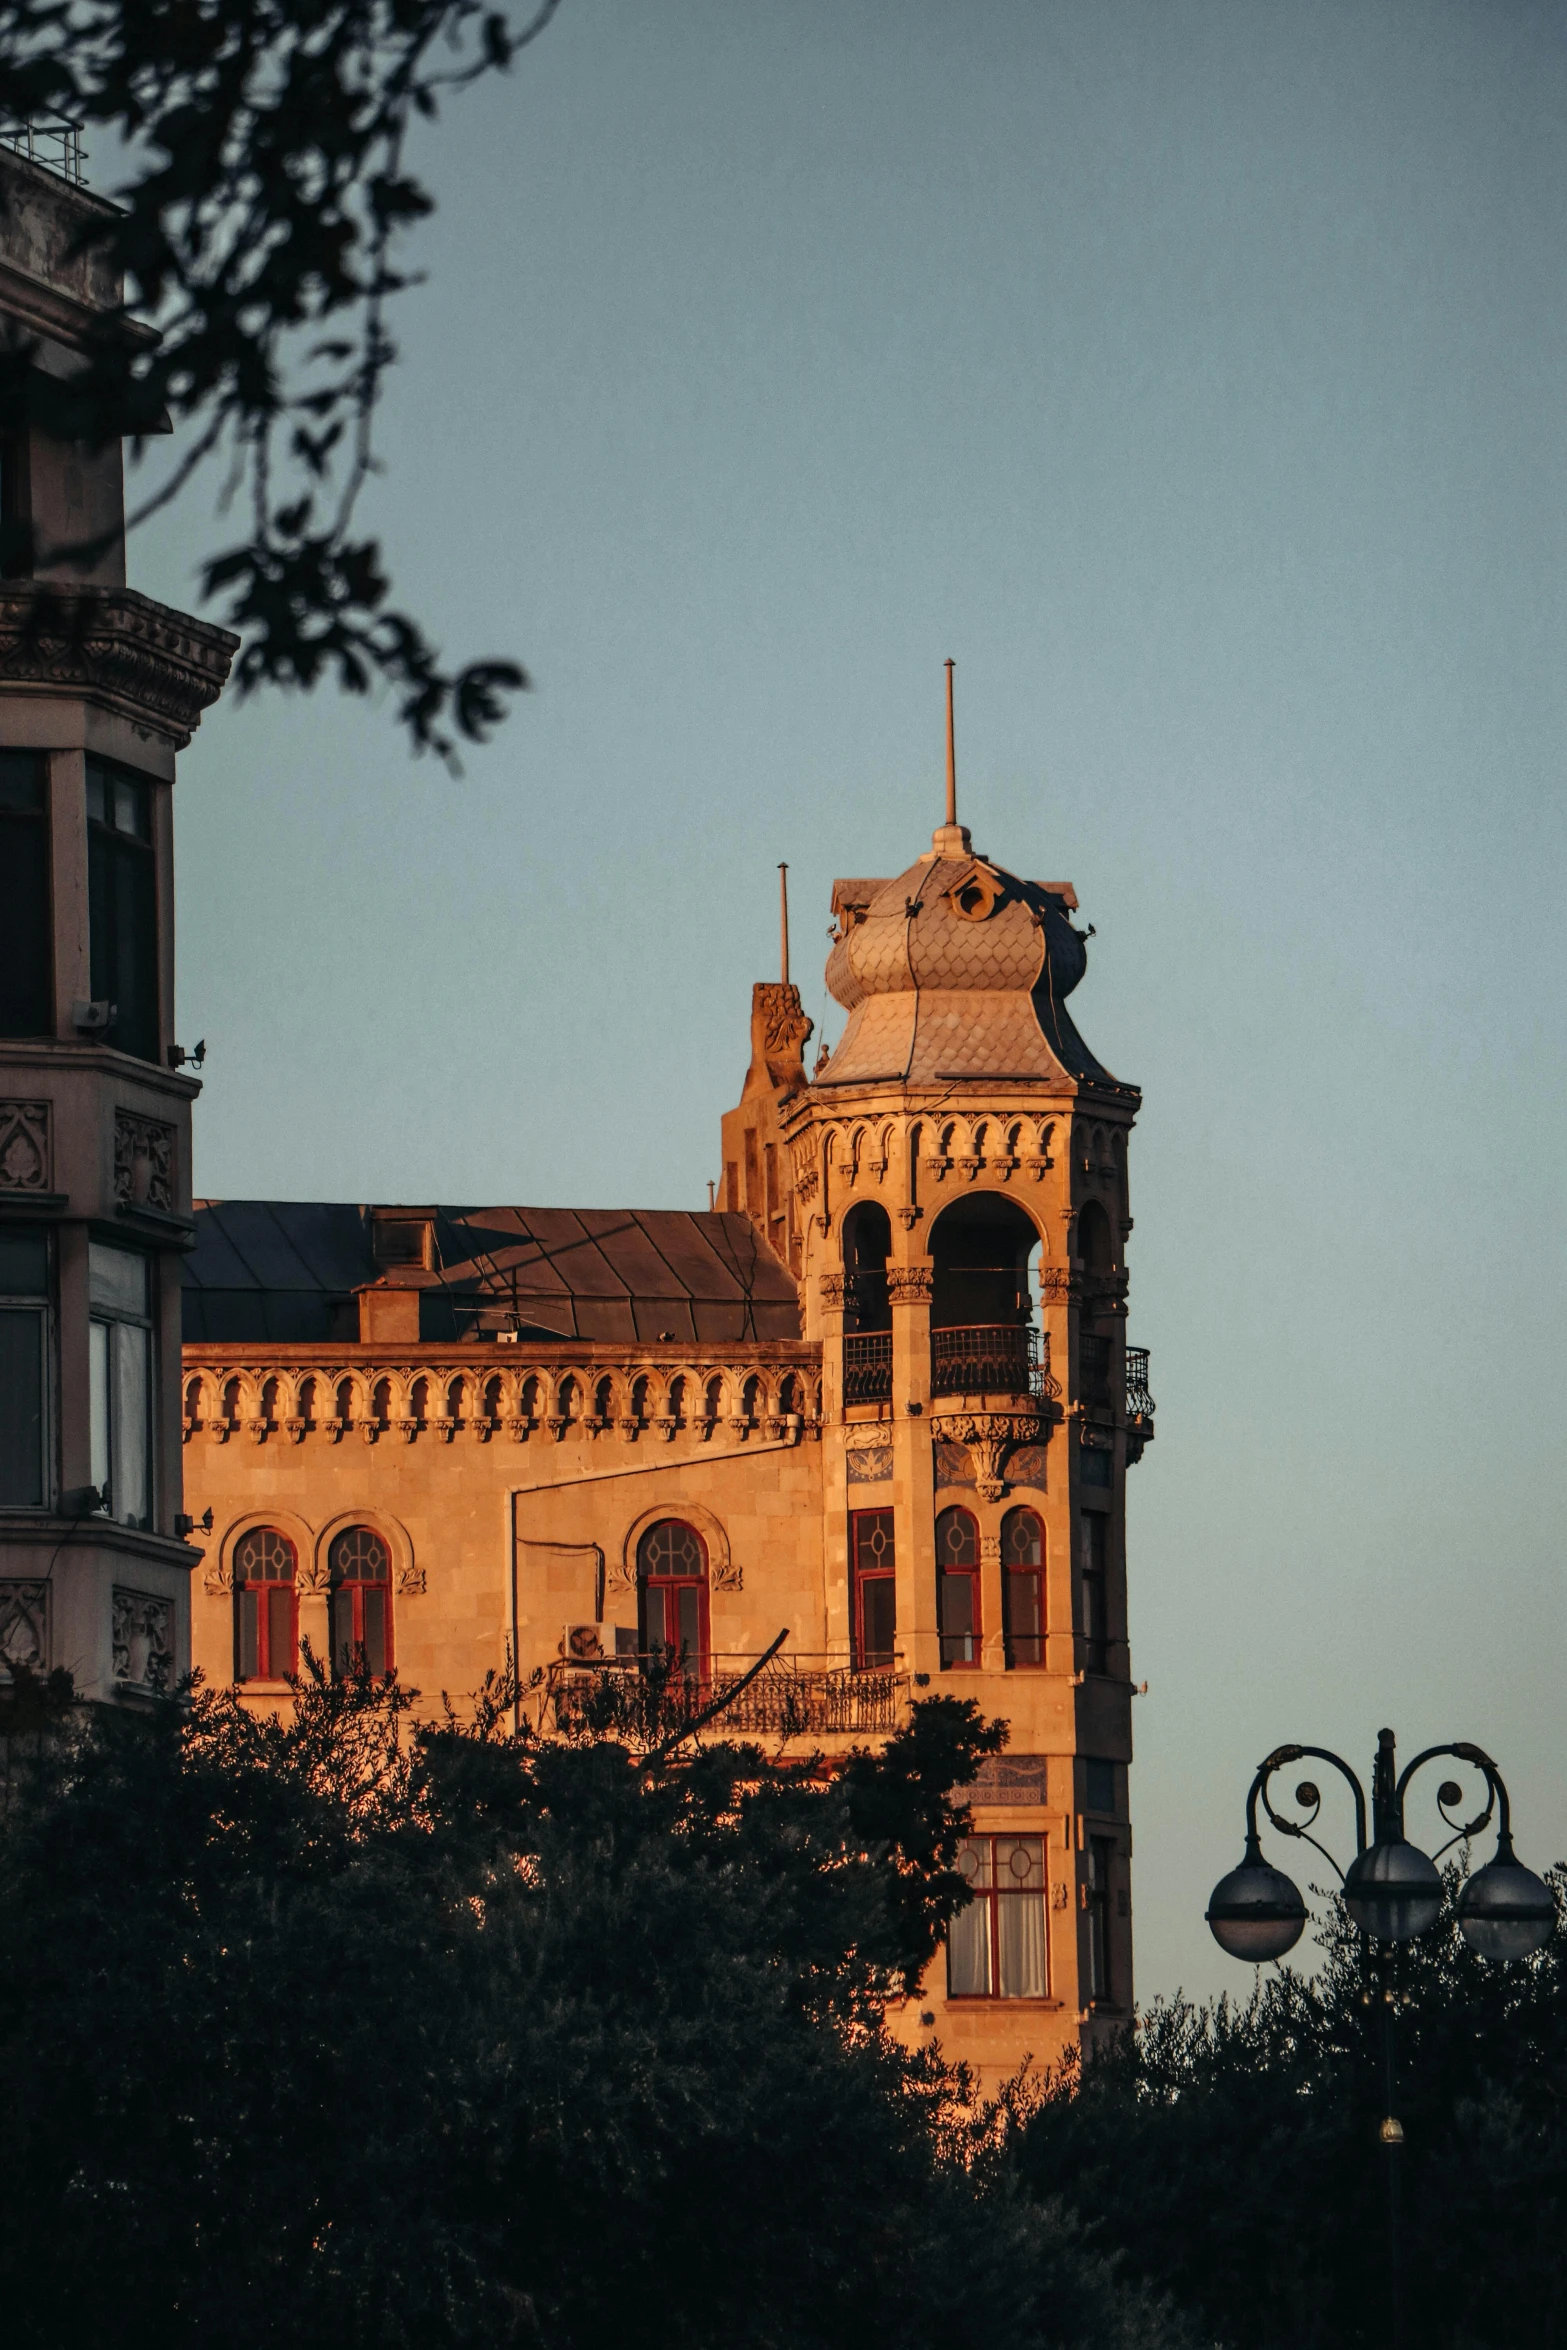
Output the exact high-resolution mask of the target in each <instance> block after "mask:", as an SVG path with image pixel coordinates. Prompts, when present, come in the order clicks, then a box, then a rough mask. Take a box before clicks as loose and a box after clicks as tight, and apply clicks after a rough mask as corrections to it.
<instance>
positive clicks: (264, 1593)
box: [234, 1526, 299, 1681]
mask: <svg viewBox="0 0 1567 2350" xmlns="http://www.w3.org/2000/svg"><path fill="white" fill-rule="evenodd" d="M234 1603H235V1608H234V1612H235V1626H234V1629H235V1656H234V1677H235V1679H236V1680H239V1681H282V1680H286V1679H287V1677H288V1675H289V1674H290V1673H292V1672H296V1671H297V1670H298V1665H299V1633H298V1616H297V1612H296V1603H295V1596H294V1545H293V1544H292V1543H291V1542H290V1541H288V1540H287V1538H286V1537H285V1536H284V1535H282V1534H279V1533H278V1531H277V1529H276V1528H275V1527H273V1526H252V1528H251V1529H250V1532H249V1533H248V1534H242V1535H241V1536H240V1538H239V1540H238V1542H236V1543H235V1545H234Z"/></svg>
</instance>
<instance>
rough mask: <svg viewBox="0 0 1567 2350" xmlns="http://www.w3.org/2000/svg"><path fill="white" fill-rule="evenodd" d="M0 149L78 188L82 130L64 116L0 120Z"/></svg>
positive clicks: (83, 154) (80, 178) (15, 117)
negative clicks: (5, 149) (41, 167)
mask: <svg viewBox="0 0 1567 2350" xmlns="http://www.w3.org/2000/svg"><path fill="white" fill-rule="evenodd" d="M0 147H9V148H10V150H11V153H12V154H13V155H25V156H26V158H27V160H28V162H29V163H40V164H42V165H43V167H44V169H45V170H46V171H53V172H58V174H59V176H60V177H61V179H65V180H69V181H70V183H71V185H72V186H73V187H80V186H81V182H82V166H83V164H84V163H85V162H86V160H87V157H86V153H85V150H84V149H83V146H82V126H81V124H80V123H79V122H72V121H71V120H70V118H69V116H67V115H64V114H44V115H32V116H27V117H18V116H15V115H12V116H9V117H7V118H5V119H0Z"/></svg>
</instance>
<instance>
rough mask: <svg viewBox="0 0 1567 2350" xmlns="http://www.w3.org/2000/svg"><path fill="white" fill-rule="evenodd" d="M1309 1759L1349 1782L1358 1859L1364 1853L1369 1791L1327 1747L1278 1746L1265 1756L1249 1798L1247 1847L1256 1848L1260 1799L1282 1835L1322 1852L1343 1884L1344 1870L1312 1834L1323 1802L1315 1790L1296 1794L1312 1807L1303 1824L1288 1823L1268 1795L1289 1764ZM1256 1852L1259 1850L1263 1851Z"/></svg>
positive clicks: (1340, 1756) (1259, 1765)
mask: <svg viewBox="0 0 1567 2350" xmlns="http://www.w3.org/2000/svg"><path fill="white" fill-rule="evenodd" d="M1308 1755H1310V1756H1313V1757H1314V1758H1315V1759H1316V1760H1317V1761H1318V1762H1325V1763H1331V1764H1332V1765H1333V1768H1334V1769H1335V1770H1336V1771H1337V1772H1338V1774H1339V1776H1340V1777H1341V1778H1342V1779H1345V1780H1347V1781H1348V1784H1349V1791H1350V1793H1351V1795H1352V1796H1353V1797H1354V1799H1355V1851H1356V1854H1357V1856H1358V1855H1359V1854H1360V1853H1362V1852H1364V1851H1365V1849H1366V1791H1365V1789H1364V1788H1363V1787H1362V1786H1361V1784H1360V1781H1359V1779H1358V1778H1357V1777H1356V1776H1355V1773H1354V1772H1353V1771H1352V1770H1351V1769H1350V1767H1349V1765H1348V1763H1347V1762H1345V1760H1344V1758H1343V1756H1342V1755H1338V1754H1335V1753H1334V1752H1333V1750H1332V1748H1331V1747H1327V1746H1276V1747H1275V1748H1274V1749H1273V1752H1272V1753H1271V1754H1270V1755H1265V1756H1264V1758H1263V1760H1262V1761H1261V1762H1260V1763H1259V1764H1258V1765H1257V1776H1256V1777H1255V1778H1254V1779H1253V1781H1252V1783H1251V1792H1250V1793H1249V1795H1248V1796H1247V1798H1246V1837H1247V1842H1248V1845H1250V1846H1253V1847H1257V1804H1258V1801H1259V1799H1260V1801H1261V1803H1262V1808H1263V1810H1264V1811H1265V1812H1266V1813H1267V1815H1268V1817H1269V1819H1270V1820H1271V1821H1272V1822H1273V1825H1274V1826H1275V1827H1276V1828H1277V1829H1278V1830H1279V1833H1280V1834H1281V1835H1284V1836H1298V1837H1300V1838H1301V1839H1302V1841H1303V1842H1305V1843H1307V1844H1309V1845H1310V1846H1311V1847H1312V1849H1313V1851H1316V1852H1320V1853H1321V1855H1322V1857H1323V1859H1324V1860H1325V1861H1326V1862H1327V1864H1328V1866H1329V1868H1330V1869H1332V1871H1333V1872H1334V1874H1335V1876H1336V1877H1337V1878H1338V1879H1339V1881H1340V1883H1342V1882H1343V1877H1344V1872H1343V1870H1342V1869H1341V1868H1340V1867H1339V1864H1338V1862H1337V1861H1336V1860H1335V1859H1334V1857H1333V1855H1332V1853H1331V1852H1329V1850H1328V1848H1327V1846H1326V1845H1325V1844H1320V1843H1318V1841H1317V1839H1316V1837H1315V1836H1313V1835H1312V1833H1311V1830H1312V1828H1313V1827H1314V1826H1315V1824H1316V1819H1317V1814H1318V1812H1319V1811H1320V1810H1321V1809H1322V1798H1321V1796H1320V1795H1318V1794H1317V1791H1316V1789H1315V1788H1314V1787H1312V1788H1311V1791H1310V1794H1309V1795H1307V1794H1305V1793H1303V1792H1302V1790H1301V1789H1297V1790H1296V1801H1297V1802H1299V1803H1303V1804H1306V1803H1309V1804H1310V1810H1309V1812H1308V1815H1307V1818H1306V1820H1305V1822H1304V1823H1302V1822H1300V1821H1298V1820H1287V1819H1285V1818H1284V1817H1283V1816H1282V1814H1281V1813H1279V1812H1276V1811H1275V1810H1274V1808H1273V1802H1272V1798H1271V1797H1270V1795H1269V1793H1268V1783H1269V1781H1270V1780H1271V1779H1272V1778H1273V1776H1274V1773H1275V1772H1276V1771H1281V1770H1283V1768H1284V1766H1285V1764H1286V1763H1293V1762H1301V1761H1303V1760H1304V1759H1305V1757H1306V1756H1308ZM1303 1786H1307V1787H1309V1786H1310V1782H1309V1781H1305V1782H1303ZM1257 1848H1258V1849H1259V1850H1260V1847H1257Z"/></svg>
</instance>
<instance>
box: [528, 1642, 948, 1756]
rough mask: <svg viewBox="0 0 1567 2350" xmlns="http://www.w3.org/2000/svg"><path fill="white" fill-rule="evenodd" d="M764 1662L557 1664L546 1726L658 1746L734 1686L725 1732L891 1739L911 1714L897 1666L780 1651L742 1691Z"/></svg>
mask: <svg viewBox="0 0 1567 2350" xmlns="http://www.w3.org/2000/svg"><path fill="white" fill-rule="evenodd" d="M755 1663H756V1658H755V1657H754V1656H744V1655H717V1656H712V1657H709V1658H708V1660H707V1663H706V1667H705V1669H694V1668H690V1667H687V1666H684V1665H671V1664H670V1663H669V1661H668V1659H667V1658H666V1657H664V1656H662V1655H656V1654H655V1655H652V1656H631V1657H625V1656H617V1657H606V1658H604V1659H603V1660H602V1661H599V1660H594V1661H592V1662H587V1661H583V1662H578V1661H577V1660H576V1659H572V1660H571V1661H570V1662H563V1663H561V1664H557V1665H552V1666H551V1667H550V1671H549V1679H548V1684H547V1689H546V1701H545V1704H546V1721H545V1726H546V1728H553V1729H554V1730H555V1732H556V1733H557V1734H558V1735H559V1736H561V1737H563V1738H618V1739H622V1740H624V1742H625V1743H626V1744H627V1745H628V1746H656V1745H658V1744H659V1743H660V1741H661V1740H664V1739H666V1738H671V1737H676V1736H678V1735H679V1733H680V1732H681V1731H682V1730H683V1729H684V1728H686V1726H687V1725H688V1724H689V1723H691V1722H693V1721H695V1720H696V1718H697V1716H698V1715H699V1714H703V1713H705V1712H706V1711H707V1709H708V1708H709V1706H712V1705H715V1704H717V1703H718V1702H719V1701H720V1700H722V1699H723V1698H724V1696H725V1693H726V1691H728V1690H737V1691H738V1694H737V1695H736V1696H735V1697H734V1698H733V1700H732V1701H731V1702H730V1703H728V1704H726V1705H725V1706H724V1709H723V1711H722V1712H721V1713H719V1714H716V1715H714V1717H713V1720H712V1723H711V1729H712V1734H713V1736H714V1737H715V1738H810V1737H833V1736H850V1737H856V1736H861V1735H864V1734H865V1733H867V1732H868V1733H871V1734H873V1735H874V1734H879V1735H882V1736H887V1735H889V1734H890V1733H891V1732H892V1731H894V1730H896V1729H897V1728H898V1727H899V1725H900V1723H901V1722H902V1720H903V1715H904V1709H905V1707H906V1705H907V1703H908V1695H909V1682H908V1675H907V1674H906V1673H900V1672H898V1671H897V1670H896V1669H891V1670H889V1669H885V1668H883V1669H871V1670H862V1669H859V1668H856V1667H854V1666H852V1665H843V1664H835V1663H833V1662H832V1660H831V1659H830V1658H826V1657H812V1656H803V1655H802V1656H790V1657H783V1656H779V1657H774V1658H773V1659H772V1661H771V1662H770V1663H769V1664H768V1665H766V1666H765V1667H764V1668H763V1670H762V1671H761V1672H760V1673H758V1674H757V1676H756V1678H755V1680H754V1681H751V1682H749V1683H747V1685H746V1686H745V1688H743V1689H741V1688H740V1687H739V1684H740V1683H741V1682H742V1681H743V1680H744V1679H745V1676H746V1674H747V1673H748V1672H750V1670H751V1668H752V1666H753V1665H754V1664H755Z"/></svg>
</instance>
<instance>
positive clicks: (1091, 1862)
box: [1087, 1836, 1115, 2007]
mask: <svg viewBox="0 0 1567 2350" xmlns="http://www.w3.org/2000/svg"><path fill="white" fill-rule="evenodd" d="M1114 1857H1115V1839H1114V1838H1113V1837H1111V1836H1090V1837H1089V1839H1088V1886H1087V1892H1088V1996H1089V1998H1090V1999H1091V2000H1093V2001H1094V2002H1095V2004H1096V2005H1097V2006H1101V2007H1113V2006H1114V2005H1115V1985H1114V1980H1113V1977H1112V1974H1111V1967H1110V1863H1111V1861H1112V1860H1113V1859H1114Z"/></svg>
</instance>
